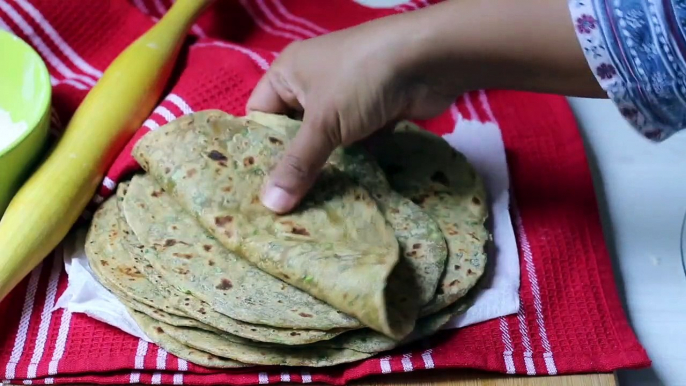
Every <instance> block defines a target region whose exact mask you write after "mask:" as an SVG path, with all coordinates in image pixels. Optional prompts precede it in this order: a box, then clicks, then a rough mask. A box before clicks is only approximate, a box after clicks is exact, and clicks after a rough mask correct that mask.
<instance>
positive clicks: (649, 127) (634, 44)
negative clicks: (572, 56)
mask: <svg viewBox="0 0 686 386" xmlns="http://www.w3.org/2000/svg"><path fill="white" fill-rule="evenodd" d="M569 8H570V10H571V15H572V19H573V22H574V27H575V29H576V33H577V36H578V38H579V42H580V43H581V47H582V49H583V50H584V54H585V55H586V59H587V60H588V63H589V65H590V66H591V69H592V70H593V73H594V74H595V76H596V79H597V80H598V82H599V83H600V85H601V86H602V88H603V89H604V90H605V91H606V92H607V94H608V96H609V97H610V98H611V99H612V100H613V101H614V103H615V104H616V105H617V107H618V109H619V111H620V112H621V113H622V115H623V116H624V117H625V118H626V119H627V120H628V121H629V122H631V123H632V124H633V126H634V127H636V129H638V131H639V132H640V133H641V134H643V135H644V136H646V137H647V138H650V139H652V140H654V141H662V140H664V139H666V138H668V137H669V136H671V135H672V134H674V133H676V132H677V131H679V130H681V129H682V128H684V127H686V34H685V32H686V0H570V1H569Z"/></svg>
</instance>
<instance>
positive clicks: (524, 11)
mask: <svg viewBox="0 0 686 386" xmlns="http://www.w3.org/2000/svg"><path fill="white" fill-rule="evenodd" d="M404 23H408V24H407V25H408V26H410V25H411V26H412V27H411V29H412V30H413V31H420V33H418V34H415V35H414V36H413V37H411V38H410V45H411V46H412V47H414V48H411V51H415V52H416V55H415V58H414V60H415V62H414V63H412V64H411V65H409V66H408V68H410V67H413V68H414V69H415V70H416V69H417V68H420V69H421V70H420V71H423V72H424V73H427V74H432V75H431V76H435V75H436V74H441V77H442V78H443V79H442V82H441V83H442V84H443V85H444V87H446V88H450V87H454V88H455V90H461V89H465V88H466V89H490V88H498V89H512V90H526V91H536V92H546V93H556V94H563V95H573V96H587V97H606V94H605V92H604V91H603V90H602V89H601V88H600V86H599V85H598V82H597V81H596V79H595V78H594V76H593V73H592V72H591V70H590V69H589V66H588V63H587V61H586V59H585V57H584V54H583V52H582V50H581V48H580V46H579V42H578V40H577V37H576V34H575V32H574V26H573V23H572V20H571V17H570V13H569V9H568V6H567V3H566V1H565V0H517V1H512V0H449V1H446V2H443V3H441V4H437V5H435V6H433V7H429V8H427V9H424V10H422V11H418V12H414V13H413V14H410V15H408V16H407V18H406V19H405V21H404ZM461 74H465V75H464V76H461ZM445 92H449V90H445Z"/></svg>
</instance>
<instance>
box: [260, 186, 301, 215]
mask: <svg viewBox="0 0 686 386" xmlns="http://www.w3.org/2000/svg"><path fill="white" fill-rule="evenodd" d="M295 201H296V199H295V197H293V195H292V194H290V193H288V192H287V191H285V190H283V189H281V188H279V187H278V186H274V185H271V186H268V187H267V188H266V189H265V191H264V193H263V194H262V205H264V206H266V207H267V208H268V209H269V210H271V211H273V212H276V213H284V212H287V211H289V210H291V209H292V206H293V205H295Z"/></svg>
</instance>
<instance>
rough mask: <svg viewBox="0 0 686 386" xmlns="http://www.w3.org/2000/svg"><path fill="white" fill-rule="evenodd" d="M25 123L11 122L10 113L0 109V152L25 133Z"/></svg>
mask: <svg viewBox="0 0 686 386" xmlns="http://www.w3.org/2000/svg"><path fill="white" fill-rule="evenodd" d="M26 129H27V126H26V122H24V121H19V122H13V121H12V117H10V113H8V112H7V111H5V110H3V109H2V108H0V152H1V151H2V150H4V149H5V148H7V147H8V146H10V145H11V144H13V143H14V141H16V140H17V139H18V138H19V137H21V136H22V134H24V133H25V132H26Z"/></svg>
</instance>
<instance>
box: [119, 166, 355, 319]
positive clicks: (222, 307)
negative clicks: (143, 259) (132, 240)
mask: <svg viewBox="0 0 686 386" xmlns="http://www.w3.org/2000/svg"><path fill="white" fill-rule="evenodd" d="M123 207H124V214H125V216H126V219H127V222H128V223H129V225H130V226H131V228H132V229H133V231H134V233H135V235H136V236H137V237H138V239H139V240H141V242H142V243H143V244H144V245H145V246H149V247H147V248H145V249H144V251H143V252H144V253H145V256H156V257H150V258H148V259H147V260H148V261H149V263H150V264H151V265H152V266H153V268H154V270H155V271H156V272H157V273H158V274H159V275H160V276H161V277H162V278H163V279H164V280H165V281H166V282H167V283H169V284H171V285H173V286H174V287H175V288H176V289H177V290H179V291H181V292H182V293H185V294H187V295H192V296H194V297H196V298H197V299H200V300H201V301H203V302H205V303H207V304H208V305H209V306H210V308H211V309H213V310H215V311H217V312H219V313H221V314H224V315H227V316H229V317H231V318H233V319H236V320H240V321H243V322H247V323H253V324H259V325H265V326H274V327H281V328H298V329H321V330H331V329H335V328H354V327H359V323H358V322H357V321H356V320H355V319H353V318H350V317H349V316H347V315H345V314H343V313H341V312H340V311H337V310H335V309H334V308H332V307H330V306H328V305H327V304H325V303H323V302H321V301H319V300H317V299H315V298H313V297H312V296H310V295H308V294H307V293H305V292H302V291H300V290H298V289H296V288H294V287H292V286H290V285H288V284H286V283H284V282H282V281H280V280H278V279H276V278H274V277H272V276H270V275H268V274H266V273H264V272H262V271H261V270H259V269H257V268H255V267H254V266H252V265H250V264H249V263H248V262H246V261H245V260H243V259H241V258H240V257H238V256H237V255H235V254H233V253H231V252H229V251H227V250H226V249H224V248H223V247H222V246H221V245H220V244H219V243H218V242H217V240H216V239H214V238H213V237H212V236H210V235H209V234H207V233H206V232H205V231H204V230H203V228H202V227H200V225H198V223H197V222H196V221H195V220H194V219H193V218H192V217H191V216H190V215H188V214H186V213H185V212H184V211H183V209H181V207H180V206H179V205H178V204H176V202H175V201H174V200H173V199H172V198H171V197H170V196H169V195H168V194H166V193H165V192H164V191H162V189H161V188H160V187H159V186H158V185H157V184H156V183H155V181H154V180H153V179H152V177H150V176H148V175H143V176H135V177H134V178H133V179H132V180H131V184H130V186H129V188H128V191H127V193H126V195H125V197H124V202H123ZM153 253H154V255H152V254H153ZM189 298H190V297H189Z"/></svg>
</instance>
